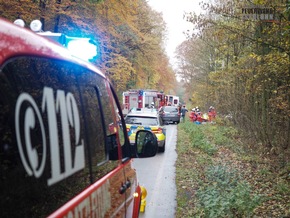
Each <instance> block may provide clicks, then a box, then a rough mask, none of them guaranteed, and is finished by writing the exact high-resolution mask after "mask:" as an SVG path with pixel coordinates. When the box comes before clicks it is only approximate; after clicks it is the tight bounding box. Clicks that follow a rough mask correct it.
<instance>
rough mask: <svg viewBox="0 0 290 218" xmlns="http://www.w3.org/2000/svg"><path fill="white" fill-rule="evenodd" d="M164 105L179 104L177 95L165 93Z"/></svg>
mask: <svg viewBox="0 0 290 218" xmlns="http://www.w3.org/2000/svg"><path fill="white" fill-rule="evenodd" d="M165 99H166V105H167V106H176V107H178V106H179V97H178V96H176V95H166V96H165Z"/></svg>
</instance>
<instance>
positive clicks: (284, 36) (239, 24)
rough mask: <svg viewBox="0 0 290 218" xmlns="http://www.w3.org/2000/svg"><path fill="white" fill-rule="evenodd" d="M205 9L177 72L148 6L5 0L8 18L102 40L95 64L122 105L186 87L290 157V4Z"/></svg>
mask: <svg viewBox="0 0 290 218" xmlns="http://www.w3.org/2000/svg"><path fill="white" fill-rule="evenodd" d="M201 7H202V9H203V11H202V13H200V14H196V13H194V12H192V13H186V14H184V19H186V20H187V21H188V22H191V23H192V24H193V25H194V29H192V30H188V31H187V40H186V41H184V42H183V43H182V44H181V45H179V47H178V48H177V50H176V58H177V60H178V63H177V65H178V68H177V69H178V70H176V71H174V70H173V67H172V66H171V65H170V62H169V58H168V56H167V55H166V53H165V46H166V43H165V42H166V37H167V36H166V23H165V22H164V20H163V19H162V14H160V13H157V12H156V11H154V10H152V9H151V8H150V7H149V5H148V3H147V2H146V1H145V0H13V1H5V0H0V8H1V10H0V16H1V17H2V18H6V19H8V20H10V21H14V20H15V19H17V18H21V19H23V20H24V21H25V23H26V27H27V28H28V26H29V23H30V22H31V21H32V20H34V19H39V20H41V22H42V23H43V31H52V32H60V33H64V34H66V35H69V36H78V37H81V36H85V37H91V38H94V39H95V40H96V41H97V42H98V44H99V54H98V58H97V59H96V60H95V61H94V62H93V64H95V65H97V66H98V67H99V68H100V69H101V70H102V71H103V72H104V73H105V75H107V76H108V77H109V78H110V80H111V81H112V83H113V85H114V87H115V89H116V90H117V92H118V94H119V97H120V98H121V95H122V92H123V91H125V90H128V89H132V88H146V89H158V90H160V91H164V92H165V93H172V94H175V93H176V92H177V89H178V87H181V86H182V87H184V89H185V94H184V96H183V97H184V98H183V100H184V102H186V103H188V104H189V105H193V106H196V105H198V106H200V107H201V108H203V109H204V110H206V109H207V108H208V107H209V106H211V105H213V106H215V108H216V109H217V111H218V115H219V116H220V117H226V118H227V119H229V120H230V122H231V123H232V124H233V125H234V126H235V127H236V128H238V129H240V130H241V131H243V132H245V133H246V137H247V138H248V139H249V141H251V142H252V143H253V144H256V145H257V146H259V147H262V148H263V151H265V152H270V153H273V154H283V153H285V151H289V148H290V2H289V0H204V1H203V2H202V3H201ZM176 76H178V77H179V78H181V82H177V80H176Z"/></svg>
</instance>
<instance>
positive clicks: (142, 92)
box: [123, 89, 165, 114]
mask: <svg viewBox="0 0 290 218" xmlns="http://www.w3.org/2000/svg"><path fill="white" fill-rule="evenodd" d="M152 102H153V103H154V107H155V108H159V107H162V106H164V105H165V94H164V93H163V92H159V91H157V90H150V89H131V90H129V91H126V92H123V114H128V112H129V111H130V110H131V109H132V108H146V107H150V106H151V104H152Z"/></svg>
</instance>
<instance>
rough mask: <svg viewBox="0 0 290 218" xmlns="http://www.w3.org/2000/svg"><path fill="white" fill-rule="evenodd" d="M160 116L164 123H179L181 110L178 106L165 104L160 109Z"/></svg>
mask: <svg viewBox="0 0 290 218" xmlns="http://www.w3.org/2000/svg"><path fill="white" fill-rule="evenodd" d="M159 114H160V117H161V119H162V121H163V122H164V123H177V124H178V123H179V122H180V111H179V110H178V107H176V106H163V107H161V108H160V110H159Z"/></svg>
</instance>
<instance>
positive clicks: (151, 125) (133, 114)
mask: <svg viewBox="0 0 290 218" xmlns="http://www.w3.org/2000/svg"><path fill="white" fill-rule="evenodd" d="M125 122H126V127H127V132H128V135H129V139H130V142H131V143H133V142H134V141H135V138H136V132H137V131H138V130H141V129H145V130H150V131H151V132H153V133H154V134H155V135H156V137H157V140H158V147H159V151H161V152H164V151H165V142H166V129H165V127H164V126H163V122H162V119H161V118H160V116H159V114H158V112H157V111H156V109H154V108H153V109H147V108H137V109H134V110H131V111H130V113H128V114H127V116H126V117H125Z"/></svg>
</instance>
